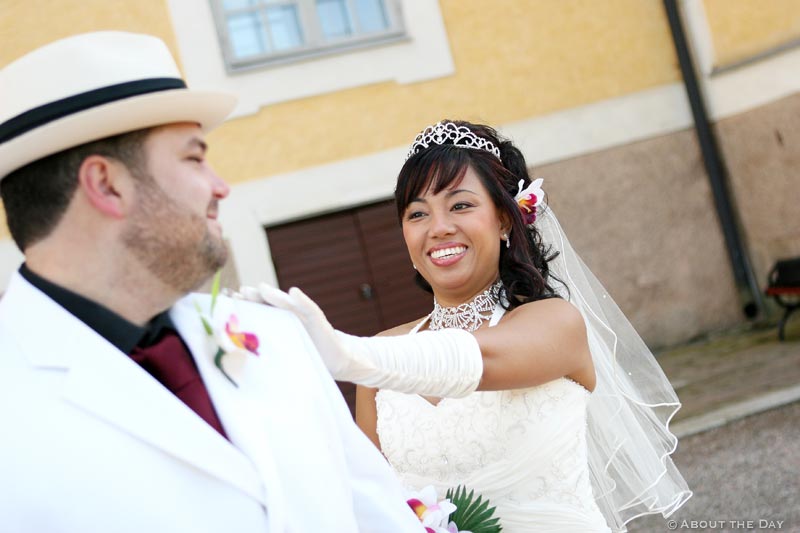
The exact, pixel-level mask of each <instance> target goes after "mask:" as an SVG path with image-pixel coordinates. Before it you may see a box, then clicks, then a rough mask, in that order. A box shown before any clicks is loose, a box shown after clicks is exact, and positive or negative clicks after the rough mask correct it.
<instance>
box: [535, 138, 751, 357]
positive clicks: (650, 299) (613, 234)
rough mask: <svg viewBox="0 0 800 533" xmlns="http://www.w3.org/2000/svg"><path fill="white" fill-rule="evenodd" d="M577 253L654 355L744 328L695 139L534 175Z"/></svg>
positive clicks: (598, 156)
mask: <svg viewBox="0 0 800 533" xmlns="http://www.w3.org/2000/svg"><path fill="white" fill-rule="evenodd" d="M534 175H535V176H537V177H544V178H545V188H546V192H547V194H548V196H549V201H550V205H551V206H552V207H553V208H554V210H555V212H556V214H557V215H558V216H559V219H560V220H561V222H562V225H563V226H564V229H565V231H566V232H567V234H568V236H569V237H570V240H571V241H572V243H573V245H574V247H575V248H576V250H577V251H578V253H580V254H581V255H582V257H583V259H584V261H585V262H586V263H587V264H588V265H589V267H590V268H592V270H593V271H594V273H595V274H596V275H597V277H598V278H599V279H600V281H601V282H603V284H604V285H605V286H606V288H607V289H608V291H609V293H610V294H611V295H612V296H613V297H614V298H615V300H616V301H617V303H618V304H619V306H620V308H621V309H622V310H623V312H625V314H626V315H627V316H628V318H629V319H630V320H631V322H632V323H633V325H634V326H635V327H636V328H637V330H638V331H639V332H640V334H641V335H642V336H643V338H644V339H645V340H646V341H647V342H648V344H649V345H650V346H655V347H658V346H666V345H671V344H675V343H679V342H683V341H686V340H688V339H691V338H692V337H695V336H697V335H699V334H702V333H706V332H709V331H713V330H718V329H723V328H726V327H729V326H732V325H735V324H738V323H741V322H742V321H743V320H744V315H743V313H742V311H741V304H740V302H739V300H738V298H737V295H736V289H735V285H734V282H733V274H732V271H731V267H730V264H729V262H728V258H727V254H726V250H725V246H724V241H723V237H722V232H721V230H720V226H719V223H718V220H717V216H716V212H715V211H714V208H713V201H712V197H711V190H710V186H709V182H708V178H707V177H706V174H705V170H704V167H703V164H702V160H701V157H700V151H699V147H698V145H697V142H696V138H695V134H694V131H693V130H686V131H681V132H678V133H675V134H670V135H665V136H661V137H657V138H653V139H648V140H645V141H640V142H637V143H633V144H629V145H626V146H622V147H616V148H613V149H608V150H604V151H601V152H597V153H593V154H587V155H584V156H580V157H576V158H573V159H570V160H566V161H560V162H557V163H552V164H548V165H544V166H541V167H539V168H536V169H534Z"/></svg>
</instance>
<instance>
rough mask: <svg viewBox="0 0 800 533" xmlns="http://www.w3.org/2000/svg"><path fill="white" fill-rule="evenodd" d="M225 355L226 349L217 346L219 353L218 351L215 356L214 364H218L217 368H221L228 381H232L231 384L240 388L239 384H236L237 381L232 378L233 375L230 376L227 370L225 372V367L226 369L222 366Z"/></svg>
mask: <svg viewBox="0 0 800 533" xmlns="http://www.w3.org/2000/svg"><path fill="white" fill-rule="evenodd" d="M224 355H225V350H223V349H222V348H217V353H216V355H215V356H214V366H216V367H217V368H219V371H220V372H222V375H223V376H225V378H226V379H227V380H228V381H230V382H231V384H232V385H233V386H234V387H237V388H238V387H239V385H237V384H236V382H235V381H233V378H232V377H230V376H229V375H228V373H227V372H225V369H224V368H222V356H224Z"/></svg>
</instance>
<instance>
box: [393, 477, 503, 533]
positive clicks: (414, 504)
mask: <svg viewBox="0 0 800 533" xmlns="http://www.w3.org/2000/svg"><path fill="white" fill-rule="evenodd" d="M408 505H409V506H410V507H411V509H412V510H413V511H414V512H415V513H416V514H417V517H418V518H419V520H420V522H422V525H423V526H424V527H425V531H427V532H428V533H498V532H500V531H502V530H503V528H502V527H501V526H500V524H499V523H498V522H499V521H500V519H499V518H497V517H494V516H493V515H494V512H495V507H490V506H489V500H485V499H483V497H482V496H480V495H478V496H476V495H475V491H474V490H470V491H469V492H467V489H466V487H464V486H462V485H459V486H458V487H456V488H454V489H453V488H451V489H448V490H447V494H446V495H445V499H444V500H441V501H439V500H438V499H437V496H436V489H434V488H433V487H432V486H430V485H428V486H427V487H425V488H424V489H422V490H421V491H420V492H418V493H415V494H412V496H411V498H409V499H408Z"/></svg>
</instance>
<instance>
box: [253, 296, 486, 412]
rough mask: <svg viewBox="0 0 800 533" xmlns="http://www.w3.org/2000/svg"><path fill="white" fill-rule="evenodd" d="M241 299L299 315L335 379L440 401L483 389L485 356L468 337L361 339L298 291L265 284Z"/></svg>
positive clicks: (453, 333) (447, 333)
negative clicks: (340, 327) (342, 328)
mask: <svg viewBox="0 0 800 533" xmlns="http://www.w3.org/2000/svg"><path fill="white" fill-rule="evenodd" d="M240 293H241V295H242V296H243V297H244V298H246V299H248V300H255V301H264V302H266V303H268V304H271V305H274V306H275V307H279V308H281V309H286V310H288V311H291V312H292V313H294V314H295V315H297V317H298V318H299V319H300V321H301V322H302V323H303V325H304V326H305V328H306V331H307V332H308V334H309V336H310V337H311V340H312V341H313V342H314V345H315V346H316V347H317V350H318V351H319V353H320V355H321V356H322V359H323V361H324V362H325V366H327V367H328V371H329V372H330V373H331V375H332V376H333V377H334V379H337V380H340V381H350V382H353V383H357V384H359V385H366V386H368V387H376V388H382V389H390V390H395V391H398V392H405V393H411V394H423V395H429V396H437V397H442V398H447V397H449V398H460V397H463V396H466V395H467V394H469V393H471V392H473V391H474V390H475V389H476V388H477V387H478V384H479V383H480V379H481V376H482V374H483V360H482V358H481V351H480V348H479V346H478V342H477V341H476V340H475V337H474V336H473V335H472V334H470V333H468V332H466V331H463V330H460V329H446V330H440V331H435V332H433V331H423V332H420V333H417V334H414V335H401V336H396V337H357V336H354V335H348V334H346V333H342V332H341V331H337V330H335V329H334V328H333V326H331V324H330V322H328V319H327V318H326V317H325V314H324V313H323V312H322V309H320V308H319V306H318V305H317V304H316V303H314V301H313V300H311V298H309V297H308V296H306V295H305V294H304V293H303V291H301V290H300V289H298V288H292V289H289V292H288V293H286V292H283V291H282V290H280V289H276V288H274V287H271V286H270V285H267V284H266V283H262V284H261V285H259V287H258V289H255V288H253V287H242V288H241V289H240Z"/></svg>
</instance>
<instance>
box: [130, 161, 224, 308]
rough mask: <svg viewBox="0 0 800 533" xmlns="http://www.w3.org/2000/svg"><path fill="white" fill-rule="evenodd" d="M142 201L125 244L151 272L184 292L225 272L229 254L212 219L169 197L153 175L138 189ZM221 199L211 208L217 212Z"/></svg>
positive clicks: (138, 205) (135, 212) (132, 216)
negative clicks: (213, 230)
mask: <svg viewBox="0 0 800 533" xmlns="http://www.w3.org/2000/svg"><path fill="white" fill-rule="evenodd" d="M136 189H137V199H138V203H137V206H136V208H135V210H134V212H133V213H132V214H131V217H130V219H129V225H128V227H127V228H126V230H125V231H124V232H123V235H122V240H123V243H124V244H125V245H126V246H127V248H128V249H129V250H130V251H131V252H132V254H133V255H134V257H136V258H137V259H138V260H139V261H140V262H141V263H142V264H143V265H144V266H145V268H146V269H147V270H148V271H149V272H150V273H152V274H153V275H154V276H155V277H156V278H158V279H159V280H160V281H161V282H162V283H164V284H166V285H167V286H169V287H172V288H173V289H175V290H176V291H178V292H179V293H181V294H184V293H187V292H190V291H192V290H194V289H196V288H198V287H200V286H201V285H202V284H203V283H204V282H205V281H206V280H207V279H208V278H209V277H210V276H211V275H212V274H213V273H214V272H216V271H217V270H219V269H220V268H222V266H223V265H224V264H225V261H226V260H227V258H228V250H227V248H226V247H225V243H224V242H223V240H222V238H221V237H216V236H214V235H212V234H211V232H210V231H209V227H208V219H207V218H206V217H205V216H200V215H198V214H196V213H193V212H191V211H190V210H189V209H188V208H186V207H182V206H181V205H179V204H178V203H177V202H175V201H174V200H172V199H171V198H169V197H168V196H167V194H166V193H165V192H164V191H163V189H161V187H160V186H159V185H158V184H157V183H156V182H155V180H154V179H153V178H152V177H151V176H141V177H139V181H138V182H137V185H136ZM217 202H218V200H217V199H216V198H214V199H213V200H212V201H211V204H210V205H209V209H210V208H214V209H216V203H217Z"/></svg>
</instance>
